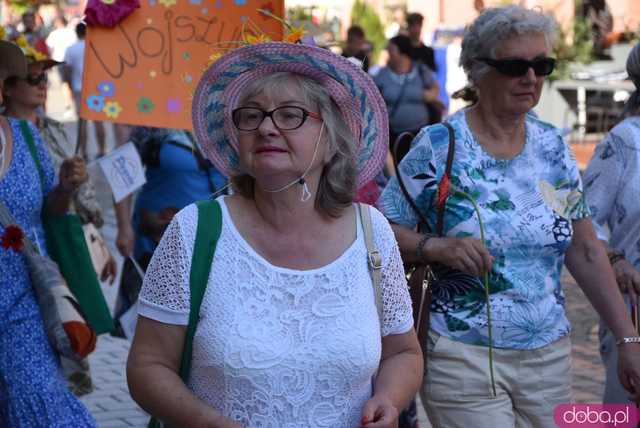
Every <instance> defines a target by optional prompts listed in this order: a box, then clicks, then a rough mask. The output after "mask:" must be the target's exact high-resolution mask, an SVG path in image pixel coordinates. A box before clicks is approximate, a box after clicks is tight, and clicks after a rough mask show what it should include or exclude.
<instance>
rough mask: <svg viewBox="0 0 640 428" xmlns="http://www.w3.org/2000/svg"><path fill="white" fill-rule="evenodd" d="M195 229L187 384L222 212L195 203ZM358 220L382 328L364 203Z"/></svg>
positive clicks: (159, 426)
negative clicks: (196, 217) (196, 216)
mask: <svg viewBox="0 0 640 428" xmlns="http://www.w3.org/2000/svg"><path fill="white" fill-rule="evenodd" d="M196 206H197V207H198V226H197V229H196V242H195V244H194V247H193V259H192V261H191V271H190V274H189V289H190V292H191V297H190V302H189V304H190V309H189V324H188V325H187V332H186V334H185V341H184V346H183V348H182V358H181V360H180V372H179V374H180V378H181V379H182V380H183V382H185V384H186V383H187V381H188V379H189V373H190V372H191V356H192V351H193V338H194V336H195V333H196V328H197V326H198V319H199V318H200V306H201V304H202V299H203V297H204V293H205V291H206V289H207V281H208V280H209V272H210V270H211V264H212V263H213V255H214V253H215V250H216V244H217V243H218V238H219V237H220V231H221V230H222V211H221V209H220V204H219V203H218V202H217V201H215V200H214V201H210V200H207V201H199V202H196ZM357 206H358V210H359V214H360V220H361V222H362V229H363V237H364V241H365V246H366V248H367V261H368V265H369V271H370V273H371V279H372V283H373V295H374V296H375V303H376V309H377V311H378V317H379V320H380V329H382V319H383V318H382V296H381V292H380V278H381V275H382V258H381V256H380V253H379V252H378V251H377V250H376V248H375V246H374V243H373V233H372V224H371V212H370V211H369V207H368V206H367V205H365V204H358V205H357ZM147 427H148V428H163V427H165V428H166V426H165V425H164V424H163V423H162V422H160V421H159V420H158V419H157V418H155V417H152V418H151V420H150V421H149V424H148V426H147Z"/></svg>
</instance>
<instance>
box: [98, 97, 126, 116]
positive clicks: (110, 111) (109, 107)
mask: <svg viewBox="0 0 640 428" xmlns="http://www.w3.org/2000/svg"><path fill="white" fill-rule="evenodd" d="M102 111H103V112H104V114H106V115H107V117H108V118H110V119H117V118H118V116H120V112H122V106H121V105H120V103H119V102H117V101H109V102H107V103H106V104H105V105H104V109H102Z"/></svg>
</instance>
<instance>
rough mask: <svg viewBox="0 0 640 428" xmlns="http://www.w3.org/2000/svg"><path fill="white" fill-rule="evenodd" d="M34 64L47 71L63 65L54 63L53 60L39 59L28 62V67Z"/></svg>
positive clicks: (57, 62)
mask: <svg viewBox="0 0 640 428" xmlns="http://www.w3.org/2000/svg"><path fill="white" fill-rule="evenodd" d="M34 64H42V67H43V69H44V70H48V69H50V68H52V67H55V66H57V65H62V64H64V62H60V61H56V60H55V59H51V58H47V59H41V60H39V61H32V62H29V63H28V65H34Z"/></svg>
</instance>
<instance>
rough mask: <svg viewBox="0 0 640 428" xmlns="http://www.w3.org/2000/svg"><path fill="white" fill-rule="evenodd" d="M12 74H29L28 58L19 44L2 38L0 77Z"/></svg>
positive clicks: (24, 75)
mask: <svg viewBox="0 0 640 428" xmlns="http://www.w3.org/2000/svg"><path fill="white" fill-rule="evenodd" d="M11 76H16V77H22V78H24V77H26V76H27V59H26V58H25V56H24V54H23V53H22V50H21V49H20V48H19V47H18V45H16V44H14V43H11V42H7V41H5V40H0V78H2V79H6V78H7V77H11Z"/></svg>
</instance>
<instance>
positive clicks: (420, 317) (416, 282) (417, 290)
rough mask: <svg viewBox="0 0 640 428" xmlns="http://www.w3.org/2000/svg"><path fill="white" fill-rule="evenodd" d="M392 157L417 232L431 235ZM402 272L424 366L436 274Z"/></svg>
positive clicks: (422, 267) (421, 269) (425, 269)
mask: <svg viewBox="0 0 640 428" xmlns="http://www.w3.org/2000/svg"><path fill="white" fill-rule="evenodd" d="M442 125H443V126H446V127H447V130H448V133H449V148H448V152H447V164H446V166H445V175H447V176H450V175H451V168H452V166H453V158H454V154H455V147H456V141H455V133H454V130H453V127H452V126H451V124H449V123H448V122H443V123H442ZM409 136H412V134H410V133H403V134H400V135H399V136H398V138H397V140H396V143H397V142H398V140H400V139H403V138H407V137H409ZM394 146H395V147H398V144H394ZM392 155H393V163H394V166H395V169H396V178H397V179H398V184H399V185H400V189H401V190H402V193H403V194H404V197H405V198H406V200H407V202H409V205H411V208H413V210H414V211H415V213H416V215H417V216H418V218H419V219H420V221H419V222H418V228H417V229H418V232H420V233H433V232H432V230H433V229H432V228H431V226H430V225H429V222H428V221H427V219H426V217H425V216H424V215H423V213H422V212H420V209H419V208H418V206H417V205H416V203H415V201H414V200H413V198H412V197H411V195H409V192H408V191H407V188H406V186H405V184H404V182H403V181H402V177H401V175H400V171H399V169H398V162H397V154H396V153H395V151H394V153H392ZM443 231H444V206H442V207H438V212H437V220H436V235H438V236H443ZM405 269H406V271H407V272H408V274H407V277H408V283H409V293H410V294H411V301H412V304H413V319H414V326H415V329H416V332H417V333H418V339H419V340H420V344H421V345H422V348H423V352H424V357H425V363H426V357H427V355H426V349H427V348H426V340H427V335H428V332H429V309H430V306H431V287H430V285H431V283H432V282H433V280H435V279H436V278H435V275H434V273H433V269H432V268H431V266H430V265H429V264H415V265H405Z"/></svg>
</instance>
